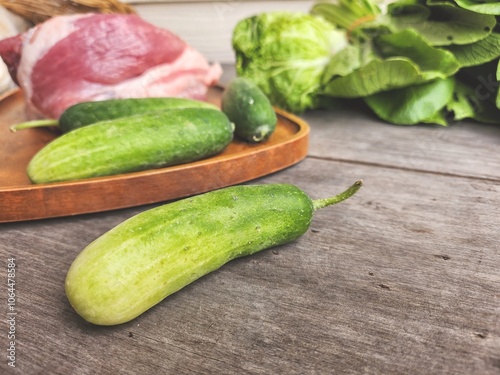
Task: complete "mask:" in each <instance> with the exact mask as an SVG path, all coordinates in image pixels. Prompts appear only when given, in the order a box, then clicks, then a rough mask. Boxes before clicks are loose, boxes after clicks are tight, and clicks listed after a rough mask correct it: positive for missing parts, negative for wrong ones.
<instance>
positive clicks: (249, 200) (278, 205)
mask: <svg viewBox="0 0 500 375" xmlns="http://www.w3.org/2000/svg"><path fill="white" fill-rule="evenodd" d="M360 187H361V181H358V182H356V183H355V184H354V185H353V186H351V187H350V188H349V189H347V190H346V191H345V192H343V193H341V194H339V195H337V196H335V197H331V198H326V199H319V200H311V199H310V198H309V197H308V196H307V195H306V193H304V192H303V191H302V190H300V189H299V188H297V187H296V186H294V185H289V184H269V185H240V186H233V187H229V188H224V189H220V190H215V191H212V192H209V193H205V194H201V195H198V196H195V197H192V198H187V199H183V200H179V201H176V202H174V203H170V204H166V205H163V206H159V207H156V208H153V209H150V210H148V211H144V212H142V213H140V214H138V215H136V216H134V217H132V218H130V219H128V220H126V221H124V222H123V223H121V224H119V225H118V226H116V227H115V228H113V229H111V230H110V231H109V232H107V233H105V234H103V235H102V236H101V237H99V238H97V239H96V240H95V241H93V242H92V243H90V244H89V245H88V246H87V247H86V248H85V249H84V250H83V251H82V252H81V253H80V254H79V255H78V256H77V257H76V259H75V260H74V261H73V263H72V265H71V267H70V268H69V270H68V273H67V275H66V281H65V290H66V295H67V298H68V300H69V302H70V304H71V305H72V306H73V308H74V309H75V310H76V312H77V313H78V314H79V315H80V316H81V317H83V318H84V319H85V320H87V321H89V322H91V323H94V324H98V325H115V324H120V323H125V322H127V321H130V320H132V319H134V318H136V317H137V316H139V315H140V314H142V313H143V312H145V311H146V310H148V309H150V308H151V307H153V306H154V305H156V304H158V303H159V302H160V301H162V300H163V299H164V298H166V297H167V296H169V295H170V294H172V293H174V292H176V291H178V290H180V289H181V288H183V287H184V286H186V285H188V284H189V283H191V282H193V281H195V280H196V279H198V278H200V277H201V276H203V275H206V274H208V273H209V272H212V271H214V270H216V269H218V268H220V267H221V266H223V265H224V264H225V263H227V262H229V261H230V260H232V259H235V258H238V257H242V256H246V255H250V254H253V253H256V252H258V251H260V250H263V249H266V248H270V247H273V246H277V245H281V244H285V243H288V242H291V241H293V240H295V239H297V238H298V237H300V236H301V235H302V234H304V233H305V232H306V231H307V229H308V228H309V225H310V223H311V220H312V218H313V213H314V211H315V210H318V209H320V208H323V207H326V206H329V205H332V204H335V203H338V202H340V201H342V200H344V199H347V198H349V197H350V196H352V195H353V194H354V193H355V192H356V191H357V190H358V189H359V188H360Z"/></svg>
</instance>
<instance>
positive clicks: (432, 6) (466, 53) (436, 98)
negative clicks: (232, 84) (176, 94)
mask: <svg viewBox="0 0 500 375" xmlns="http://www.w3.org/2000/svg"><path fill="white" fill-rule="evenodd" d="M382 4H383V3H382V2H378V0H332V1H320V2H317V3H316V4H314V6H313V7H312V8H311V10H310V18H308V21H307V22H305V18H304V17H305V15H300V14H297V13H295V14H293V16H292V14H291V13H286V12H281V13H280V12H278V13H276V12H275V13H268V14H265V13H264V14H260V15H258V16H255V17H251V18H249V19H247V20H243V21H242V22H240V24H238V26H237V27H236V29H235V31H234V35H233V45H234V47H235V52H236V60H237V73H238V74H240V75H243V76H246V77H247V78H249V79H251V80H254V81H255V82H256V83H257V84H258V85H259V86H260V87H261V88H262V89H263V91H264V92H265V93H266V94H267V95H268V96H269V98H270V100H271V102H273V104H275V105H277V106H281V107H283V108H285V109H288V110H290V111H292V112H296V113H300V112H302V111H304V110H306V109H309V108H318V107H320V106H321V107H326V108H335V105H329V103H339V102H340V101H342V103H345V102H346V101H349V100H351V101H352V100H360V101H364V102H366V104H367V105H368V107H369V108H370V109H371V110H372V111H373V112H374V113H375V114H376V115H377V116H379V117H380V118H381V119H383V120H385V121H387V122H390V123H393V124H400V125H415V124H419V123H430V124H438V125H448V124H450V123H451V122H454V121H460V120H463V119H466V118H471V119H475V120H477V121H481V122H487V123H500V92H499V81H500V62H499V58H500V25H499V24H498V21H499V20H500V0H456V1H455V0H390V1H389V3H385V4H384V5H385V6H382ZM302 19H304V21H303V20H302ZM313 20H314V21H313ZM311 24H314V25H316V26H314V27H313V26H311ZM325 24H329V25H330V26H331V27H330V28H328V27H326V26H325ZM319 25H321V26H319ZM311 30H314V32H312V31H311ZM306 45H307V46H306Z"/></svg>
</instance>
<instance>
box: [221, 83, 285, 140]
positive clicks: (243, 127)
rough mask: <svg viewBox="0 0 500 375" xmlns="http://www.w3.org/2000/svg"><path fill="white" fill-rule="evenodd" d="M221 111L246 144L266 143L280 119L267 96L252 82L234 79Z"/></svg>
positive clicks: (227, 88)
mask: <svg viewBox="0 0 500 375" xmlns="http://www.w3.org/2000/svg"><path fill="white" fill-rule="evenodd" d="M221 109H222V111H223V112H224V113H225V114H226V115H227V117H228V118H229V120H231V121H232V122H233V123H234V126H235V129H234V134H235V135H236V136H237V137H239V138H240V139H243V140H245V141H247V142H251V143H257V142H262V141H265V140H267V139H268V138H269V137H270V136H271V134H272V133H273V132H274V131H275V129H276V124H277V122H278V118H277V116H276V113H275V112H274V109H273V107H272V105H271V103H270V101H269V99H268V98H267V96H266V95H265V94H264V93H263V92H262V91H261V90H260V88H259V87H258V86H257V85H256V84H254V83H253V82H252V81H250V80H248V79H246V78H243V77H238V78H235V79H233V80H232V81H231V82H230V83H229V84H228V86H227V87H226V89H225V90H224V92H223V94H222V102H221Z"/></svg>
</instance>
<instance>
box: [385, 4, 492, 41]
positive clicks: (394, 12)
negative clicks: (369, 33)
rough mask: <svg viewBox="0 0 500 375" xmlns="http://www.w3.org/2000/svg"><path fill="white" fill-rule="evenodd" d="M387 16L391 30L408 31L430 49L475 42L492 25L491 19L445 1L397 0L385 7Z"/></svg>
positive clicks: (486, 33)
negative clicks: (425, 42)
mask: <svg viewBox="0 0 500 375" xmlns="http://www.w3.org/2000/svg"><path fill="white" fill-rule="evenodd" d="M422 9H424V10H425V11H423V10H422ZM388 15H389V18H388V21H389V24H390V26H391V27H392V28H393V29H394V30H404V29H412V30H414V31H416V32H417V33H418V34H419V35H420V36H421V37H422V38H424V39H426V40H427V41H428V42H429V43H430V44H431V45H434V46H448V45H452V44H469V43H475V42H477V41H479V40H481V39H484V38H486V37H487V36H488V35H489V34H490V33H491V31H492V29H493V27H494V26H495V24H496V20H495V17H494V16H490V15H484V14H479V13H475V12H472V11H469V10H466V9H463V8H460V7H458V6H457V5H455V4H454V3H451V2H449V1H428V2H427V3H426V2H424V1H421V0H404V1H398V2H395V3H392V4H390V5H389V7H388Z"/></svg>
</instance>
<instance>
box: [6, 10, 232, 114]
mask: <svg viewBox="0 0 500 375" xmlns="http://www.w3.org/2000/svg"><path fill="white" fill-rule="evenodd" d="M0 56H1V57H2V59H3V60H4V61H5V63H6V64H7V66H8V67H9V71H10V73H11V76H12V78H13V79H14V81H15V82H17V83H18V85H19V86H20V87H21V88H22V89H23V91H24V93H25V97H26V101H27V103H28V105H29V106H31V107H32V109H33V110H35V112H36V113H38V114H39V115H42V116H45V117H52V118H58V117H59V116H60V115H61V113H62V112H63V111H64V110H65V109H66V108H68V107H69V106H71V105H73V104H75V103H79V102H83V101H90V100H104V99H112V98H128V97H153V96H156V97H158V96H177V97H187V98H196V99H204V98H205V95H206V93H207V89H208V87H209V86H211V85H214V84H215V83H217V82H218V80H219V78H220V76H221V74H222V69H221V67H220V65H218V64H213V65H210V64H209V63H208V61H207V60H206V59H205V57H204V56H202V55H201V54H200V53H199V52H198V51H196V50H195V49H193V48H192V47H190V46H189V45H187V44H186V43H185V42H184V41H182V40H181V39H180V38H179V37H177V36H176V35H174V34H172V33H171V32H169V31H167V30H165V29H160V28H158V27H155V26H153V25H151V24H149V23H147V22H145V21H144V20H142V19H141V18H140V17H138V16H136V15H121V14H85V15H70V16H58V17H54V18H51V19H49V20H48V21H46V22H44V23H42V24H39V25H37V26H35V27H33V28H32V29H30V30H28V31H27V32H25V33H23V34H21V35H18V36H16V37H12V38H8V39H4V40H3V41H0Z"/></svg>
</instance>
